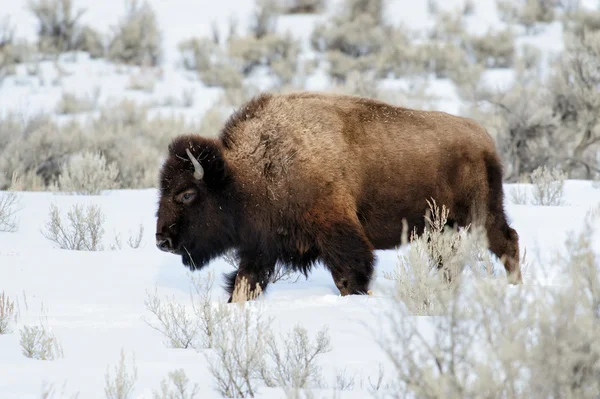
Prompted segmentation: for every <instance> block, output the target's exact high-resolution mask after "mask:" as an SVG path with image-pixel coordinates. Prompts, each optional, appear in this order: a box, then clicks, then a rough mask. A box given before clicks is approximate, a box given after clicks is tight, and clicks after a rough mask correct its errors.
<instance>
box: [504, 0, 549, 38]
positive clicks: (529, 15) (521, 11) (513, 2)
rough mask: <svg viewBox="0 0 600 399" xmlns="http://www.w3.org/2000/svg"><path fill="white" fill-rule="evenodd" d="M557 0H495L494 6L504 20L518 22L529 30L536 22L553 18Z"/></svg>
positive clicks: (543, 21) (545, 21) (544, 21)
mask: <svg viewBox="0 0 600 399" xmlns="http://www.w3.org/2000/svg"><path fill="white" fill-rule="evenodd" d="M557 6H558V1H557V0H496V8H497V9H498V13H499V15H500V18H501V19H502V20H503V21H504V22H508V23H518V24H520V25H523V26H524V27H525V28H526V29H527V31H531V30H532V29H533V28H534V27H535V25H536V24H537V23H540V22H541V23H548V22H552V21H554V19H555V14H556V10H555V9H556V7H557Z"/></svg>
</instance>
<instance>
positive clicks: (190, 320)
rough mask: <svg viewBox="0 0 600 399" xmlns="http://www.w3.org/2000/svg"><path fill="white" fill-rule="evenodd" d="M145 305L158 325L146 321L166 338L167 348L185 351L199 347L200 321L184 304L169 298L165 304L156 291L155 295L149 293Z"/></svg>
mask: <svg viewBox="0 0 600 399" xmlns="http://www.w3.org/2000/svg"><path fill="white" fill-rule="evenodd" d="M144 305H145V306H146V309H147V310H148V311H150V312H151V313H152V314H153V315H154V316H155V318H156V319H157V320H158V323H154V322H153V321H149V320H147V319H144V321H145V322H146V324H148V325H149V326H150V327H152V328H153V329H155V330H156V331H158V332H160V333H161V334H163V335H164V336H165V338H166V340H165V342H164V344H165V346H167V347H170V348H183V349H186V348H190V347H191V348H193V347H196V346H197V342H196V339H197V336H198V335H199V333H200V326H199V323H198V322H199V320H198V319H197V318H196V317H195V315H194V314H193V313H192V312H189V311H187V309H186V306H185V305H184V304H181V303H178V302H177V301H175V299H168V298H167V299H166V301H165V302H163V301H162V300H161V299H160V297H159V296H158V293H157V292H156V290H155V292H154V294H150V293H147V298H146V300H145V301H144Z"/></svg>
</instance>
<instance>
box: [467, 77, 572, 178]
mask: <svg viewBox="0 0 600 399" xmlns="http://www.w3.org/2000/svg"><path fill="white" fill-rule="evenodd" d="M548 94H549V93H548V90H547V87H546V86H545V84H544V82H543V81H542V80H541V79H540V78H538V77H533V78H529V77H528V76H526V74H525V73H523V72H521V73H518V74H517V76H516V79H515V81H514V83H513V85H512V87H510V88H508V89H504V90H498V91H488V90H477V91H476V92H475V93H473V94H472V96H473V97H474V98H475V100H476V101H477V102H478V103H480V104H485V105H489V107H486V108H483V107H481V106H478V107H477V110H476V111H477V112H476V113H475V114H473V118H475V119H477V120H478V121H479V122H481V123H482V124H483V125H484V126H485V127H486V129H487V130H488V131H489V132H490V134H492V136H493V137H494V138H495V141H496V144H497V147H498V151H499V152H500V155H501V157H502V160H503V164H504V165H505V168H506V169H505V170H506V172H505V180H506V181H510V182H516V181H517V180H518V179H519V178H520V176H522V175H529V174H530V173H531V172H533V171H534V170H535V169H537V168H538V167H539V166H542V165H547V164H551V162H552V160H554V159H556V157H557V156H558V155H557V150H559V149H560V151H563V153H564V151H565V147H560V148H559V147H556V146H555V145H550V142H551V140H552V139H553V137H555V136H554V135H555V132H556V128H557V120H556V117H555V115H554V113H553V111H552V98H551V97H550V96H549V95H548Z"/></svg>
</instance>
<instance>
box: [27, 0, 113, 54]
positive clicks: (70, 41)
mask: <svg viewBox="0 0 600 399" xmlns="http://www.w3.org/2000/svg"><path fill="white" fill-rule="evenodd" d="M29 9H30V11H31V12H32V13H33V14H34V15H35V17H36V19H37V22H38V36H39V43H38V49H39V50H40V51H41V52H42V53H50V54H54V53H61V52H65V51H74V50H75V51H87V52H89V53H90V55H91V56H92V57H100V56H102V55H103V54H104V43H103V40H102V37H101V36H100V34H99V33H98V32H96V31H95V30H94V29H92V28H90V27H89V26H83V25H81V24H80V22H79V20H80V18H81V16H82V15H83V14H84V13H85V10H84V9H81V8H80V9H75V8H74V7H73V1H72V0H31V1H30V2H29Z"/></svg>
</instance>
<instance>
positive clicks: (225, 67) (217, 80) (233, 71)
mask: <svg viewBox="0 0 600 399" xmlns="http://www.w3.org/2000/svg"><path fill="white" fill-rule="evenodd" d="M179 51H180V53H181V55H182V59H183V65H184V67H185V68H186V69H189V70H192V71H196V72H197V73H198V76H199V78H200V80H202V82H203V83H204V84H205V85H207V86H209V87H223V88H224V89H228V88H237V87H240V86H241V85H242V81H243V79H244V74H243V73H242V71H241V70H239V69H238V68H237V67H236V66H235V65H233V63H232V62H231V60H230V59H229V57H228V56H227V53H226V52H225V51H224V50H223V48H221V46H220V45H219V43H215V42H214V41H213V40H210V39H208V38H191V39H187V40H184V41H183V42H181V43H180V44H179Z"/></svg>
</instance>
